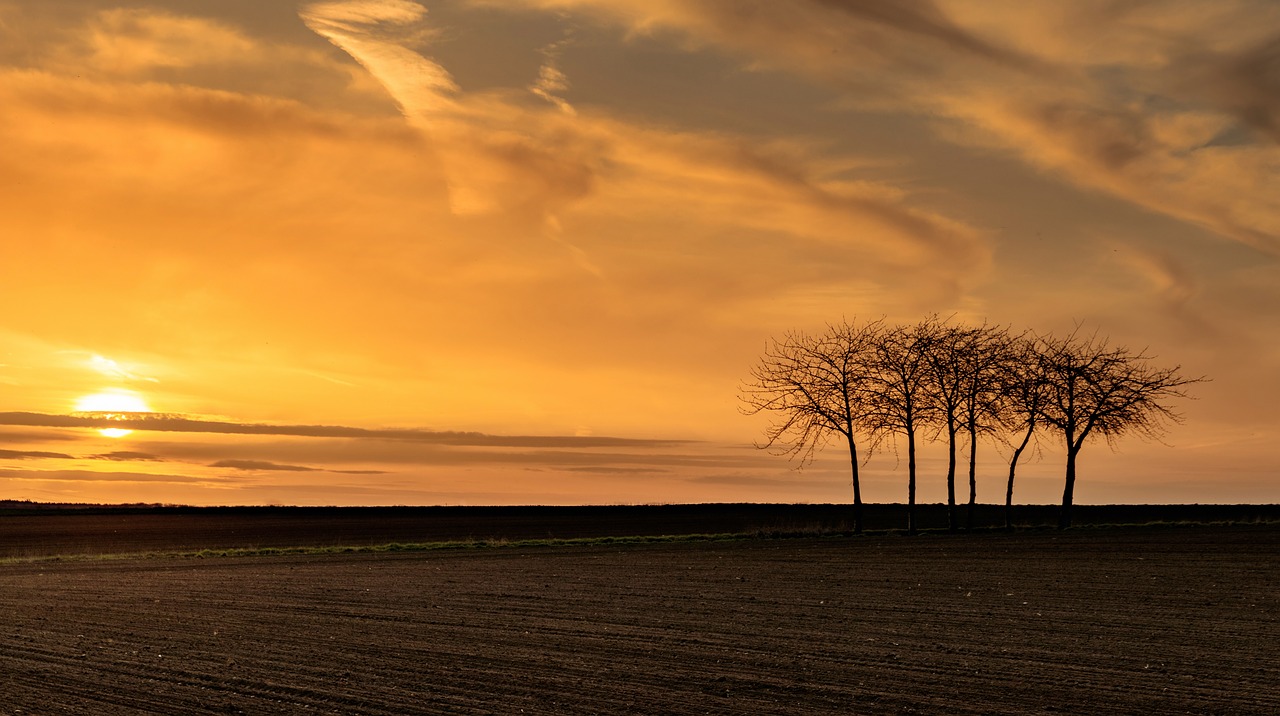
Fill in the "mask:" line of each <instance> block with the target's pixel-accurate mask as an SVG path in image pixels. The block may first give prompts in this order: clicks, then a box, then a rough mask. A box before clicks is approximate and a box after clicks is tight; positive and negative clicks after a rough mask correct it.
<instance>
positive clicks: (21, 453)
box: [0, 450, 74, 460]
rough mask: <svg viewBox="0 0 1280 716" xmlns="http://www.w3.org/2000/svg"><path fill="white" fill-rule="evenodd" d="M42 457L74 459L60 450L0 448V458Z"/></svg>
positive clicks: (36, 458)
mask: <svg viewBox="0 0 1280 716" xmlns="http://www.w3.org/2000/svg"><path fill="white" fill-rule="evenodd" d="M44 458H53V459H61V460H72V459H74V458H72V457H71V456H70V455H67V454H65V453H60V452H45V451H43V450H0V460H38V459H44Z"/></svg>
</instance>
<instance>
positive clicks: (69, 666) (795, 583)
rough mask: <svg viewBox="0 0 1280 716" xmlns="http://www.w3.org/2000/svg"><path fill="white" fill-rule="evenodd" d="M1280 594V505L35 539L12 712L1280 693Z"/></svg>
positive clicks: (14, 606)
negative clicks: (1002, 525) (1032, 521)
mask: <svg viewBox="0 0 1280 716" xmlns="http://www.w3.org/2000/svg"><path fill="white" fill-rule="evenodd" d="M322 528H323V525H318V526H317V527H316V529H322ZM1278 601H1280V527H1277V526H1274V525H1271V526H1266V525H1263V526H1254V527H1177V528H1163V529H1151V528H1146V529H1111V530H1080V531H1070V532H1066V533H1056V532H1032V533H1018V534H995V533H993V534H973V535H956V536H948V535H929V536H920V537H894V536H886V537H862V538H836V539H789V540H746V541H734V542H701V543H697V542H694V543H675V544H651V545H630V546H616V545H614V546H597V547H551V548H533V547H526V548H501V549H469V550H453V551H444V552H423V553H414V554H377V555H374V554H356V555H331V556H310V557H256V558H235V559H230V558H224V559H195V558H157V559H126V560H98V561H61V562H28V563H10V564H4V565H0V694H2V695H3V698H0V713H38V714H48V713H77V714H79V713H93V714H108V715H110V714H126V713H157V714H174V713H219V714H227V713H247V714H273V713H290V714H292V713H325V714H352V713H358V714H406V713H476V714H478V713H521V712H524V713H543V714H816V713H833V714H835V713H839V714H908V713H910V714H1054V713H1064V714H1187V713H1193V714H1277V713H1280V688H1277V685H1280V649H1277V648H1276V645H1277V644H1280V622H1278V620H1277V614H1278V613H1280V604H1278Z"/></svg>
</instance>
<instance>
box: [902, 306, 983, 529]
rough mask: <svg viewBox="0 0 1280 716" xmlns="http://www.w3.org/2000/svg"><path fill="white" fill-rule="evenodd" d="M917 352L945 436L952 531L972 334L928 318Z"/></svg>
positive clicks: (928, 396)
mask: <svg viewBox="0 0 1280 716" xmlns="http://www.w3.org/2000/svg"><path fill="white" fill-rule="evenodd" d="M915 333H916V340H917V341H918V343H917V345H918V348H917V350H920V351H922V352H923V357H924V362H925V366H926V373H927V376H928V379H927V381H926V386H927V389H926V391H925V395H926V399H927V400H928V401H929V402H930V406H931V408H932V412H933V414H934V416H936V420H937V423H938V424H937V427H938V429H939V430H940V431H941V432H942V433H945V434H946V436H947V526H948V528H949V529H951V530H952V531H955V530H956V529H957V528H958V526H959V521H958V519H957V517H956V435H957V434H958V433H959V432H960V428H961V418H962V416H961V413H962V410H963V405H964V399H965V393H966V391H967V389H968V385H969V383H970V381H971V379H972V375H971V369H970V366H969V354H970V353H971V352H972V351H971V347H972V346H971V344H972V342H973V335H974V331H973V330H972V329H970V328H967V327H964V326H955V325H948V324H947V323H946V322H945V321H941V320H939V319H938V318H937V316H930V317H928V318H926V319H925V320H924V321H922V322H921V323H920V324H918V325H917V326H916V328H915Z"/></svg>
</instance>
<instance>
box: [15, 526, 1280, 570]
mask: <svg viewBox="0 0 1280 716" xmlns="http://www.w3.org/2000/svg"><path fill="white" fill-rule="evenodd" d="M1275 525H1280V520H1270V519H1249V520H1238V521H1232V520H1225V521H1204V522H1196V521H1191V520H1181V521H1152V522H1131V523H1120V522H1117V523H1098V524H1083V525H1077V526H1073V527H1071V528H1070V529H1068V530H1060V529H1058V528H1057V527H1054V526H1052V525H1027V524H1022V525H1015V526H1014V528H1013V529H1012V530H1009V529H1006V528H1004V527H978V528H974V529H967V530H958V531H955V532H952V531H951V530H949V529H947V528H929V529H921V530H918V531H917V532H916V533H915V534H914V535H913V534H911V533H910V532H908V531H907V530H905V529H887V530H866V531H863V532H862V533H856V532H854V531H852V530H850V529H844V528H841V529H833V528H828V527H821V526H806V527H781V528H759V529H755V530H752V531H750V532H717V533H693V534H676V535H628V536H605V537H564V538H542V539H506V538H488V539H466V540H443V541H437V542H388V543H384V544H373V545H311V546H292V547H228V548H209V549H201V550H155V551H149V552H106V553H85V554H55V555H37V556H25V557H18V556H14V557H2V558H0V565H5V564H31V563H39V562H98V561H108V560H110V561H115V560H153V559H222V558H234V557H282V556H313V555H314V556H319V555H339V554H386V553H412V552H435V551H445V550H453V551H461V550H486V549H513V548H537V547H546V548H554V547H599V546H610V545H644V544H672V543H680V542H727V541H747V540H787V539H815V538H818V539H831V538H852V537H979V536H996V535H1011V534H1013V535H1016V534H1049V533H1051V534H1069V533H1072V532H1094V531H1105V530H1116V529H1151V530H1166V529H1184V528H1200V527H1262V526H1275Z"/></svg>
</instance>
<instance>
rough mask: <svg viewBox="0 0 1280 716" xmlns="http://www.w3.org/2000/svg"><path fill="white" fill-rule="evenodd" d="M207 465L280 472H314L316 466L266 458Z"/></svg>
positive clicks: (226, 461)
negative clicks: (289, 463)
mask: <svg viewBox="0 0 1280 716" xmlns="http://www.w3.org/2000/svg"><path fill="white" fill-rule="evenodd" d="M209 467H229V468H232V469H234V470H278V471H282V472H315V471H316V469H317V468H314V467H304V466H302V465H281V464H280V463H275V462H268V461H266V460H219V461H217V462H212V463H209Z"/></svg>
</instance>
